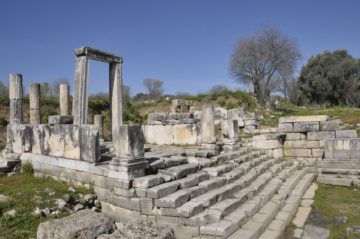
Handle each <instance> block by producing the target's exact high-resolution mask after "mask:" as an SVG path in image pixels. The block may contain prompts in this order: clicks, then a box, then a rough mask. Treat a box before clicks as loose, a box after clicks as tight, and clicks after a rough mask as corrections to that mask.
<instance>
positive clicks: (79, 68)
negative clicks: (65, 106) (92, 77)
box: [72, 56, 89, 125]
mask: <svg viewBox="0 0 360 239" xmlns="http://www.w3.org/2000/svg"><path fill="white" fill-rule="evenodd" d="M88 61H89V59H88V57H87V56H78V57H77V58H76V63H75V84H74V98H73V108H72V114H73V116H74V125H83V124H86V123H87V113H88V95H87V80H88V79H87V76H88Z"/></svg>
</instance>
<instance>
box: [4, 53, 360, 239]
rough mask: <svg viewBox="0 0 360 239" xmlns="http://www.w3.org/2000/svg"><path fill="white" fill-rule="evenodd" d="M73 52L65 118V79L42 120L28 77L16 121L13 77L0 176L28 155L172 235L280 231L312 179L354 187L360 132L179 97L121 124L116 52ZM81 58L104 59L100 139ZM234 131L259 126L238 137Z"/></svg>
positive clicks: (41, 171) (121, 215) (119, 215)
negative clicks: (106, 106)
mask: <svg viewBox="0 0 360 239" xmlns="http://www.w3.org/2000/svg"><path fill="white" fill-rule="evenodd" d="M75 54H76V70H75V82H74V92H73V97H74V98H73V107H72V115H69V113H70V111H69V109H70V105H69V104H70V100H69V86H67V85H61V87H60V115H53V116H50V117H49V119H48V124H40V119H41V109H40V86H39V84H33V85H31V86H30V124H24V122H23V77H22V75H20V74H11V75H10V79H9V81H10V82H9V83H10V87H9V97H10V124H9V125H8V126H7V145H6V148H5V150H3V152H2V153H1V159H0V172H1V173H2V174H5V173H8V172H9V171H10V170H11V168H12V167H13V166H14V165H15V164H17V163H19V162H20V161H21V162H31V163H32V165H33V167H34V170H35V175H36V176H50V177H53V178H55V179H56V180H64V181H68V182H71V183H74V184H81V185H84V184H85V185H90V186H92V187H93V188H94V190H95V193H96V194H97V197H98V199H99V200H100V201H101V205H102V211H103V212H104V213H106V214H108V215H110V216H111V217H113V218H116V219H117V220H118V221H122V222H124V223H126V222H129V221H132V220H136V219H145V220H148V221H153V222H157V223H162V224H168V225H170V226H171V227H172V228H173V229H174V231H175V234H176V238H263V239H265V238H266V239H270V238H279V237H280V236H281V235H282V233H283V232H284V230H285V227H286V226H287V225H288V224H289V223H290V222H291V220H292V219H293V217H294V215H295V214H296V212H297V209H298V207H299V205H300V203H301V201H302V200H305V199H311V197H312V196H309V195H313V190H314V189H313V188H312V187H310V185H311V184H312V182H313V181H314V179H315V178H316V176H317V180H318V181H319V182H322V183H328V184H334V185H346V186H349V185H352V184H355V185H359V184H360V181H359V179H358V177H357V174H358V173H359V169H360V163H359V158H360V157H359V156H360V143H359V139H358V138H357V134H356V131H355V130H342V129H341V122H340V121H339V120H334V119H330V118H329V117H327V116H299V117H283V118H280V120H279V124H278V127H277V128H273V129H266V130H263V129H258V121H257V116H256V115H255V114H250V112H248V113H247V114H245V112H244V110H243V109H242V108H238V109H231V110H226V109H222V108H214V107H213V106H211V105H205V106H203V107H202V109H201V110H196V109H195V108H194V107H193V106H192V103H191V102H189V101H184V100H175V101H173V105H172V112H171V113H152V114H149V118H148V123H147V124H146V125H142V126H141V125H124V124H123V120H122V92H121V90H122V73H121V64H122V62H123V60H122V58H121V57H119V56H116V55H113V54H110V53H106V52H103V51H99V50H96V49H92V48H89V47H82V48H79V49H76V50H75ZM89 59H93V60H98V61H103V62H105V63H108V64H109V86H110V87H109V88H110V98H111V124H112V125H111V129H112V142H104V138H103V133H102V132H103V119H102V116H101V115H96V116H95V119H94V122H95V123H94V125H90V124H88V123H87V115H88V114H87V104H88V101H87V84H88V82H87V72H88V60H89ZM216 125H219V126H220V129H221V139H220V140H219V139H217V138H216V131H215V128H216ZM239 131H242V132H248V133H256V134H255V135H254V136H253V137H250V138H249V139H245V138H241V137H239V135H240V134H239ZM145 142H147V143H150V144H151V145H148V144H145ZM104 153H106V154H107V156H106V157H105V156H104ZM109 154H110V155H111V157H109ZM309 187H310V188H309ZM311 190H312V191H311ZM310 206H311V205H310ZM310 206H309V205H308V206H307V207H308V208H309V207H310ZM297 225H298V224H297Z"/></svg>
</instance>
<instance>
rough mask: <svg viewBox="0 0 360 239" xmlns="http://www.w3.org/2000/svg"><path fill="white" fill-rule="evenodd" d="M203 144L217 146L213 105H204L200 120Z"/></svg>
mask: <svg viewBox="0 0 360 239" xmlns="http://www.w3.org/2000/svg"><path fill="white" fill-rule="evenodd" d="M200 134H201V144H203V145H206V144H215V143H216V136H215V123H214V108H213V107H212V106H211V105H204V106H203V107H202V113H201V118H200Z"/></svg>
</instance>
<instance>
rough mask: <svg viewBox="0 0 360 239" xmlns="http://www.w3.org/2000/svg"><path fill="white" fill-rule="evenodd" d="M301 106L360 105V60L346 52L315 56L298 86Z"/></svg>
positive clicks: (309, 62)
mask: <svg viewBox="0 0 360 239" xmlns="http://www.w3.org/2000/svg"><path fill="white" fill-rule="evenodd" d="M297 89H298V90H297V97H298V98H297V103H298V104H300V105H304V104H323V105H331V106H332V105H355V106H359V105H360V101H359V100H360V96H359V93H360V61H359V60H357V59H354V58H353V57H352V56H351V55H349V54H348V53H347V51H346V50H337V51H334V52H329V51H326V52H324V53H321V54H319V55H316V56H314V57H311V58H310V59H309V61H308V63H307V64H306V65H305V66H303V67H302V69H301V73H300V77H299V81H298V83H297Z"/></svg>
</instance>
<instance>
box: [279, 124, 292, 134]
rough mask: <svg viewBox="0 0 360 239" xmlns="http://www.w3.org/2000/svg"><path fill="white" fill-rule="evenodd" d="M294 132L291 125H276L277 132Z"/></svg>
mask: <svg viewBox="0 0 360 239" xmlns="http://www.w3.org/2000/svg"><path fill="white" fill-rule="evenodd" d="M293 130H294V125H293V123H281V124H279V125H278V131H279V132H285V133H288V132H293Z"/></svg>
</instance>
